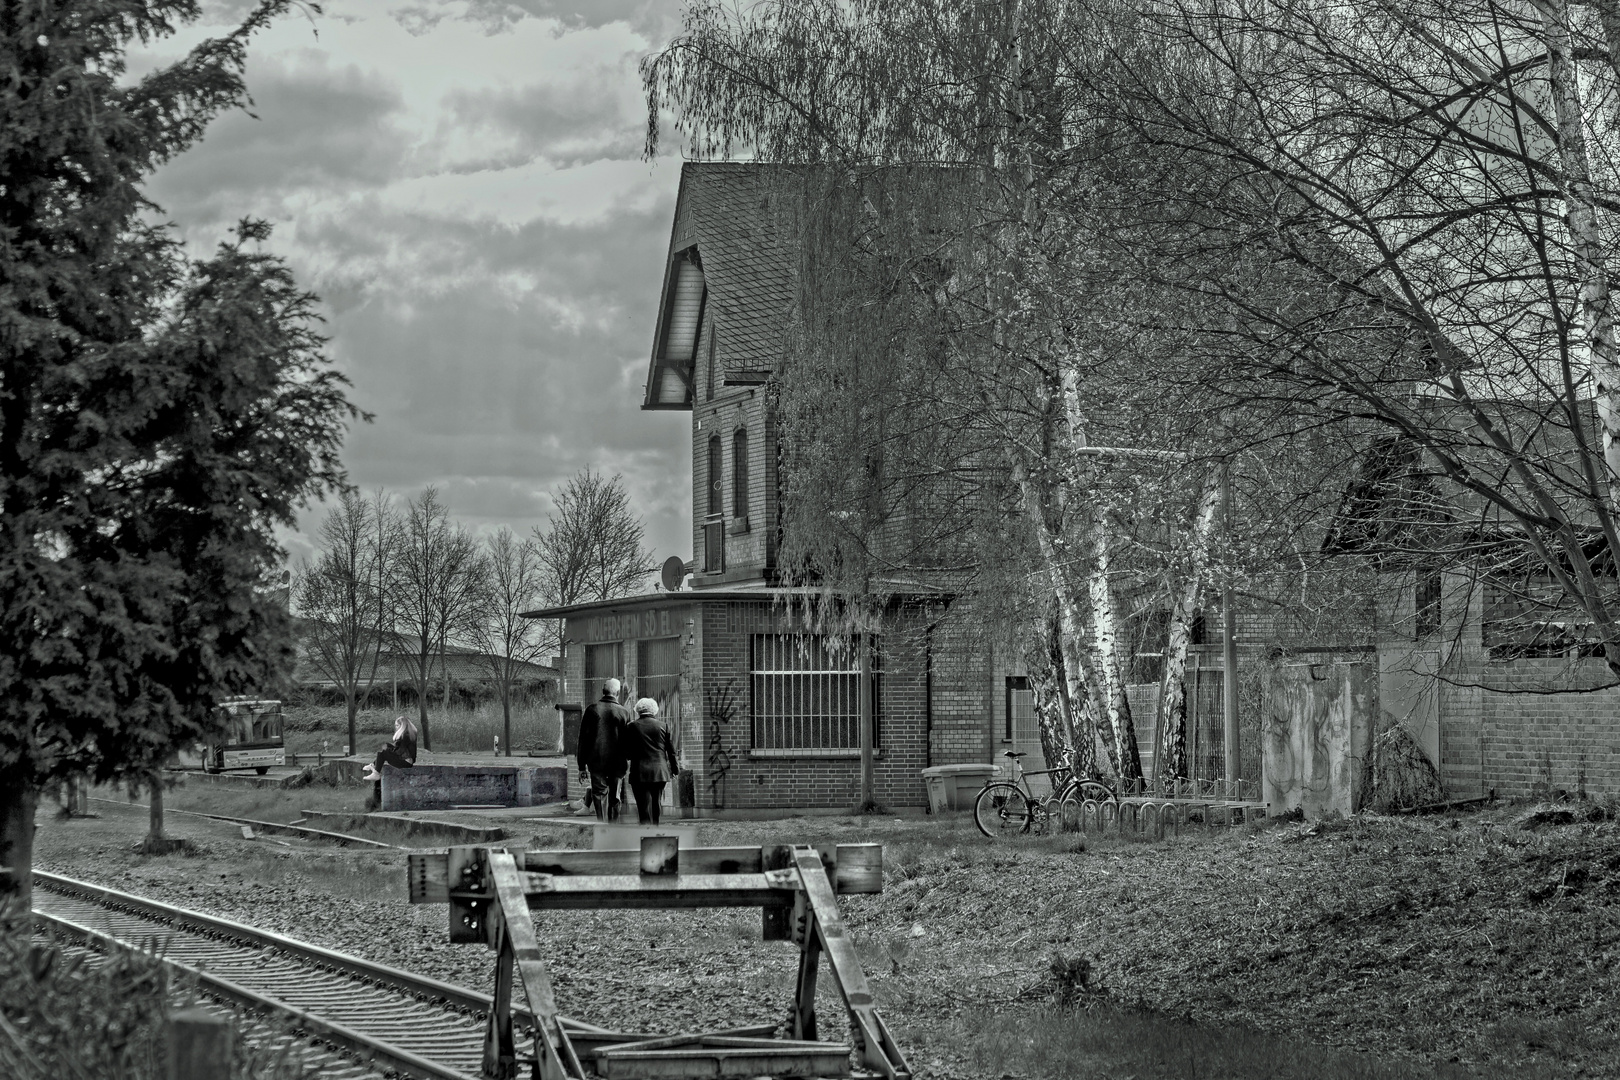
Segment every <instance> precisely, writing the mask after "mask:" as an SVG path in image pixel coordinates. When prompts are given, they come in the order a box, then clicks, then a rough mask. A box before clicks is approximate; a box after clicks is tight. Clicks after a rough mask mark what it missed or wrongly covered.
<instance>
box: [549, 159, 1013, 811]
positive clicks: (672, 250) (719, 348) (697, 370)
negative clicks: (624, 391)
mask: <svg viewBox="0 0 1620 1080" xmlns="http://www.w3.org/2000/svg"><path fill="white" fill-rule="evenodd" d="M777 197H778V196H777V194H776V190H775V188H774V187H773V185H772V184H771V183H770V182H769V178H768V177H766V176H764V175H763V174H762V171H761V169H760V168H759V167H758V166H750V165H739V164H698V163H689V164H687V165H686V166H684V168H683V170H682V173H681V186H680V193H679V196H678V199H677V204H676V211H675V222H674V229H673V231H672V235H671V238H670V246H669V256H668V262H667V264H666V270H665V279H664V288H663V293H662V296H661V297H660V300H659V313H658V321H657V329H656V335H655V339H654V344H653V352H652V357H651V362H650V365H649V368H648V374H647V383H646V389H645V395H644V398H643V402H642V408H644V409H647V410H680V411H685V412H690V413H691V414H692V542H693V550H694V551H695V552H696V558H695V559H693V560H692V561H691V562H690V563H688V564H687V570H689V571H690V573H689V574H688V575H687V577H686V580H685V582H683V587H681V588H679V589H677V590H673V591H667V590H660V591H655V592H652V593H649V594H646V595H642V596H634V597H627V598H624V599H620V600H610V601H605V602H600V603H588V604H577V605H573V606H570V607H564V608H549V609H545V610H541V611H535V612H530V613H528V614H529V615H531V616H532V617H539V618H558V619H562V620H563V623H564V629H563V637H564V641H565V647H564V653H563V686H564V688H563V694H562V702H563V704H561V705H560V706H559V707H560V708H561V709H562V710H563V712H564V716H565V742H567V743H569V749H570V750H572V743H571V742H570V736H571V734H572V732H573V731H576V730H577V724H578V715H579V710H581V709H582V708H583V707H584V705H585V704H587V703H589V702H591V701H594V700H596V699H597V698H599V697H600V696H601V687H602V682H603V680H605V679H607V678H610V677H615V678H619V679H620V680H622V681H624V682H625V683H626V684H627V685H628V687H629V689H630V695H631V700H633V699H634V698H639V697H652V698H655V699H657V700H658V701H659V702H660V703H661V711H662V714H663V715H664V717H665V718H666V719H667V720H669V721H671V724H670V726H671V731H672V733H673V735H674V737H675V741H676V744H677V748H678V750H679V752H680V756H681V760H682V764H683V766H684V767H685V769H686V770H689V771H690V774H691V778H690V780H689V781H688V782H687V784H686V788H687V791H686V795H687V797H688V798H689V799H690V800H691V801H692V802H693V803H695V806H696V808H697V809H698V810H699V811H712V810H717V809H738V808H759V807H806V808H812V807H825V808H837V807H845V806H850V805H852V804H853V803H854V802H855V801H856V798H857V797H858V795H859V784H860V764H859V759H860V743H859V738H860V735H859V730H858V722H857V716H858V711H859V709H858V700H857V695H858V693H859V685H860V675H859V672H858V664H857V660H856V657H855V656H854V655H852V651H850V650H846V651H845V652H842V653H840V652H839V651H838V650H837V648H836V647H835V643H833V642H830V641H829V640H828V639H826V638H824V637H820V636H818V635H815V634H809V633H805V632H804V631H803V628H802V623H800V622H796V621H795V620H794V619H793V618H792V617H790V616H789V615H788V613H787V608H786V606H785V604H784V601H785V600H787V599H789V596H788V594H787V593H786V591H785V590H783V589H781V588H779V587H777V586H776V585H775V582H776V572H775V570H776V562H775V560H776V555H777V547H778V536H777V530H776V522H777V520H778V514H777V504H776V499H777V484H776V447H775V442H774V439H775V430H774V427H773V417H772V415H771V411H770V408H769V406H768V403H767V395H766V393H765V382H766V380H767V378H768V377H769V375H770V372H771V367H772V364H773V361H774V358H775V357H776V356H777V355H778V354H779V353H780V351H781V342H782V335H783V332H784V329H785V325H786V317H787V310H788V306H789V304H790V303H791V301H792V295H791V283H790V274H791V272H792V269H793V262H794V258H793V255H792V253H791V251H789V250H788V249H787V248H786V247H785V245H784V244H783V242H782V240H781V238H780V236H779V235H778V232H777V230H776V228H775V224H774V223H775V221H776V216H777V207H775V206H774V205H773V200H774V199H776V198H777ZM873 645H874V655H875V657H876V670H875V674H874V677H873V680H872V693H873V697H874V708H873V717H874V727H875V736H876V737H875V743H876V769H875V781H876V797H877V799H878V801H880V802H882V803H884V804H885V805H888V806H891V807H916V806H922V805H925V804H926V801H927V799H926V789H925V787H924V784H923V780H922V776H921V770H922V769H924V768H926V767H928V766H932V765H948V764H965V763H988V762H990V761H991V760H992V758H993V757H994V756H995V755H996V753H997V752H998V749H999V748H1000V747H1002V746H1003V745H1011V744H1012V740H1009V739H1007V738H1006V737H1005V736H1007V735H1008V734H1009V731H1008V730H1007V725H1006V722H1005V717H1006V709H1007V707H1008V706H1009V705H1011V707H1012V708H1013V709H1014V711H1015V712H1016V713H1017V714H1018V715H1019V717H1020V720H1019V722H1018V724H1017V725H1016V726H1017V728H1018V731H1017V733H1016V734H1017V736H1018V739H1017V741H1018V742H1020V743H1021V745H1020V746H1019V748H1020V749H1028V748H1031V747H1032V746H1033V748H1034V749H1035V750H1036V751H1037V756H1038V750H1039V744H1038V737H1037V736H1036V734H1035V729H1034V726H1033V719H1032V714H1031V713H1030V710H1029V708H1028V705H1027V701H1026V700H1025V699H1026V698H1027V694H1025V693H1021V692H1020V691H1017V690H1016V689H1014V690H1012V691H1009V690H1008V687H1009V686H1016V681H1017V680H1016V676H1014V677H1013V678H1014V680H1015V681H1014V682H1013V683H1009V682H1008V676H1007V673H1006V672H1004V671H999V670H997V665H996V661H995V658H994V657H993V656H992V655H991V654H990V652H989V651H988V650H986V649H985V648H983V647H982V646H975V645H973V644H971V643H970V639H969V638H968V637H967V636H966V635H964V634H963V633H961V631H960V628H957V627H955V626H954V625H953V624H952V622H951V620H950V605H949V602H948V598H947V597H944V596H938V595H935V596H916V597H911V598H906V599H902V600H900V601H898V602H896V603H895V604H894V606H893V607H892V608H891V610H890V611H888V612H887V613H885V615H884V617H883V621H882V624H881V625H880V626H879V627H878V629H877V633H876V634H875V635H874V641H873ZM679 786H680V785H678V784H677V785H671V789H672V790H671V792H670V798H671V800H672V801H674V800H675V799H677V798H679V794H678V791H677V789H678V787H679Z"/></svg>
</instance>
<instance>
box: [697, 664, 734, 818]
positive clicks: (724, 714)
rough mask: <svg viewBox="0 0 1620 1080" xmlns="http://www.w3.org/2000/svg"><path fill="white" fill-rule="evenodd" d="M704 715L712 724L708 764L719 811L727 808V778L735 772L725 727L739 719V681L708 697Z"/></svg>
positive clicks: (711, 799)
mask: <svg viewBox="0 0 1620 1080" xmlns="http://www.w3.org/2000/svg"><path fill="white" fill-rule="evenodd" d="M703 696H704V699H705V700H704V712H705V714H707V717H708V720H709V742H708V746H707V747H706V748H705V760H706V762H707V764H708V773H709V803H710V805H711V806H713V807H714V809H716V810H724V809H725V808H726V774H728V773H729V772H731V754H730V753H728V752H727V751H726V743H725V738H724V736H723V734H722V733H723V731H724V727H723V726H722V725H729V724H730V723H731V721H732V720H733V719H734V718H735V717H736V715H737V699H738V698H739V697H741V692H740V691H739V690H738V688H737V680H736V679H727V680H726V681H725V683H724V684H723V685H721V686H720V687H718V688H717V689H715V690H713V691H706V692H705V693H704V695H703Z"/></svg>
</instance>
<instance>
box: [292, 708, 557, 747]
mask: <svg viewBox="0 0 1620 1080" xmlns="http://www.w3.org/2000/svg"><path fill="white" fill-rule="evenodd" d="M401 713H404V715H406V716H409V717H410V718H411V720H412V722H414V723H420V720H419V719H418V716H417V713H416V710H415V708H414V707H408V708H403V709H401V710H398V711H395V710H393V709H365V710H361V711H360V712H359V713H357V714H356V715H355V730H356V738H357V739H358V741H359V744H360V745H359V750H358V751H357V752H358V753H371V752H373V751H375V750H376V748H377V747H378V746H381V745H382V744H383V743H385V742H387V741H388V740H389V739H391V738H393V735H394V718H395V717H396V716H399V715H400V714H401ZM283 715H284V717H285V721H286V724H285V731H286V739H287V749H288V750H289V751H291V752H292V753H295V754H298V755H300V756H303V755H306V754H307V755H309V756H310V757H312V758H313V757H314V756H315V755H316V754H317V753H324V754H325V755H326V756H328V757H333V756H337V755H338V754H339V752H340V751H341V750H342V749H343V745H344V744H345V743H346V742H348V740H349V727H348V723H349V722H348V713H347V712H346V711H345V710H344V708H343V707H342V706H341V705H339V706H320V705H299V706H287V707H286V709H285V711H284V713H283ZM504 728H505V723H504V721H503V719H502V717H501V707H500V704H499V703H494V704H483V705H478V706H474V707H468V706H464V705H457V704H452V705H451V706H450V707H449V708H448V709H440V708H430V709H429V710H428V731H429V733H430V734H431V735H432V740H433V745H432V747H431V749H433V750H435V751H438V752H440V753H490V752H491V751H492V750H493V749H494V745H495V737H496V736H501V740H502V743H503V744H504V742H505V735H504ZM561 745H562V721H561V719H560V718H559V717H558V714H557V711H556V710H555V709H553V708H551V707H550V706H549V705H547V706H544V707H528V708H518V707H516V706H514V707H513V709H512V746H511V750H512V752H513V753H514V754H523V753H527V752H529V751H531V750H532V751H539V752H541V753H548V754H549V753H555V752H557V748H559V747H561ZM425 749H427V748H425ZM505 751H506V747H505V746H504V745H503V746H502V753H504V752H505Z"/></svg>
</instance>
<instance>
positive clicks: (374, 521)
mask: <svg viewBox="0 0 1620 1080" xmlns="http://www.w3.org/2000/svg"><path fill="white" fill-rule="evenodd" d="M388 526H389V520H388V515H387V508H386V506H385V505H383V504H382V503H381V502H380V499H379V501H378V502H377V503H376V504H373V503H372V502H368V501H367V500H366V499H365V498H364V497H363V496H362V495H361V494H360V493H359V492H357V491H353V490H349V491H344V492H343V493H342V495H341V496H340V498H339V502H338V505H337V506H335V507H333V508H332V510H331V511H330V512H328V513H327V515H326V519H325V520H324V521H322V522H321V528H320V543H321V548H322V550H321V552H320V554H319V555H318V556H317V558H316V560H315V562H314V564H313V565H309V566H305V567H304V568H303V569H301V570H300V571H299V573H298V575H297V580H296V583H295V585H294V589H293V592H294V596H295V597H296V600H297V607H298V613H299V614H300V615H301V616H302V617H303V619H304V626H303V639H304V648H305V654H306V656H307V657H308V659H309V662H310V664H311V665H312V666H313V667H314V668H315V670H316V671H318V672H320V674H321V675H322V676H324V677H325V678H326V679H328V680H329V681H330V682H331V683H332V684H333V685H334V686H336V687H337V688H338V690H339V691H340V692H341V693H342V694H343V704H344V707H345V709H346V711H347V714H348V731H349V747H350V752H351V753H359V742H358V737H357V732H356V730H355V728H356V723H355V714H356V713H357V712H358V711H359V708H360V701H361V699H362V697H363V696H364V694H366V693H367V692H369V691H370V689H371V684H372V682H373V681H374V680H375V679H376V677H377V663H378V654H379V652H380V651H381V646H382V644H383V639H382V636H381V634H382V627H381V625H380V623H379V616H380V613H381V612H382V611H383V610H384V609H385V607H386V594H385V589H384V588H383V585H384V584H385V583H386V581H387V580H388V573H389V566H388V557H389V555H390V554H391V549H392V544H391V542H390V540H389V537H388Z"/></svg>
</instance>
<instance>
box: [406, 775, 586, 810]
mask: <svg viewBox="0 0 1620 1080" xmlns="http://www.w3.org/2000/svg"><path fill="white" fill-rule="evenodd" d="M567 798H568V772H567V770H566V769H562V768H559V767H557V766H555V765H551V766H525V765H418V766H416V767H415V768H411V769H396V768H394V766H392V765H384V766H383V769H382V807H381V809H383V810H385V811H386V810H452V809H454V808H455V807H457V806H541V805H543V804H545V803H552V802H561V801H563V800H565V799H567Z"/></svg>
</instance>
